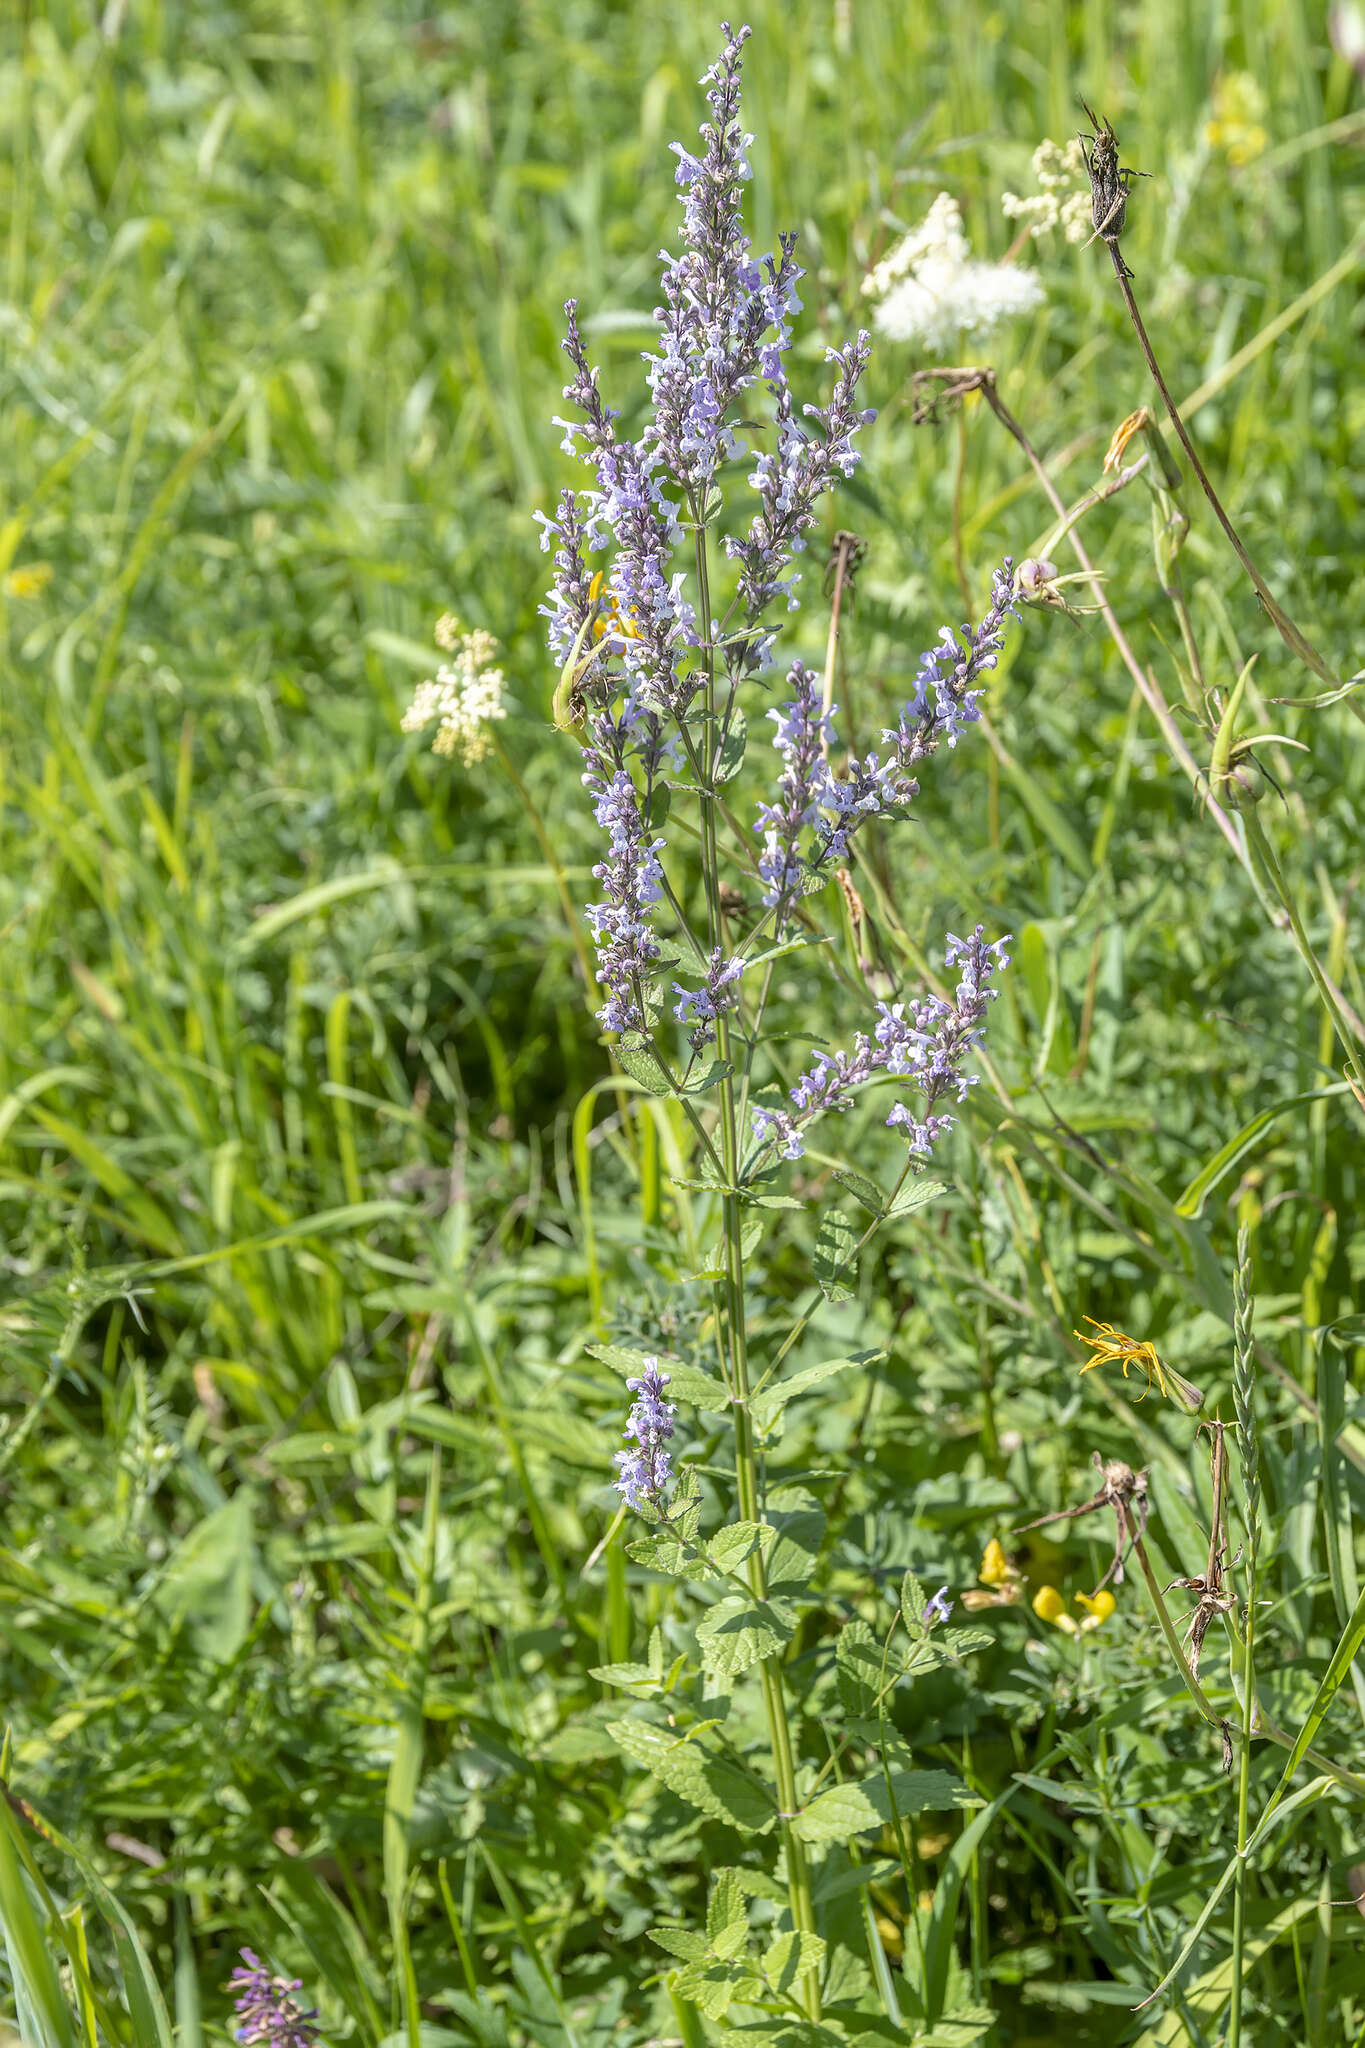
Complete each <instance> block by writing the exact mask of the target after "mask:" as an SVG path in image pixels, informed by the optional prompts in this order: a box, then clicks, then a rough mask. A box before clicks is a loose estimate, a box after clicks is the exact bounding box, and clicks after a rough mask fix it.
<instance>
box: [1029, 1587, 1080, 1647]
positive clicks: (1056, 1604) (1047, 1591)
mask: <svg viewBox="0 0 1365 2048" xmlns="http://www.w3.org/2000/svg"><path fill="white" fill-rule="evenodd" d="M1033 1611H1034V1613H1035V1614H1036V1615H1037V1617H1038V1619H1039V1621H1050V1622H1051V1623H1052V1625H1053V1627H1054V1628H1059V1629H1061V1630H1062V1631H1063V1633H1064V1634H1066V1635H1069V1636H1074V1635H1075V1633H1076V1624H1075V1622H1074V1621H1073V1620H1072V1619H1071V1616H1070V1615H1069V1614H1068V1613H1067V1611H1066V1602H1065V1600H1063V1598H1062V1596H1061V1594H1060V1593H1059V1592H1058V1591H1057V1588H1056V1587H1055V1586H1040V1587H1039V1588H1038V1591H1037V1592H1036V1593H1035V1594H1034V1596H1033Z"/></svg>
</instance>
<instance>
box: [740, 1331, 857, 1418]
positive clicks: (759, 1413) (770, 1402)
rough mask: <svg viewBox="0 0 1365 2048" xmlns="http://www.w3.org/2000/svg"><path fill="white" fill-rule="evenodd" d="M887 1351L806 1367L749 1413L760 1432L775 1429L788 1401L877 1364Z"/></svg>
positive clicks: (769, 1389) (758, 1397)
mask: <svg viewBox="0 0 1365 2048" xmlns="http://www.w3.org/2000/svg"><path fill="white" fill-rule="evenodd" d="M885 1356H886V1353H885V1352H884V1351H855V1352H852V1353H851V1354H850V1355H849V1356H848V1357H847V1358H827V1359H825V1360H824V1361H823V1363H822V1364H820V1365H807V1366H803V1367H802V1369H801V1371H800V1372H794V1373H793V1374H792V1375H791V1377H790V1379H783V1380H778V1381H777V1382H776V1383H775V1384H774V1385H773V1386H771V1387H767V1388H765V1389H764V1391H763V1392H762V1393H761V1394H757V1395H755V1397H754V1399H753V1400H752V1401H751V1402H750V1404H749V1407H750V1412H751V1413H752V1415H753V1418H754V1422H755V1423H756V1425H757V1427H758V1428H759V1429H760V1430H763V1431H765V1432H766V1431H767V1430H769V1429H771V1428H772V1426H773V1423H774V1422H775V1421H776V1420H777V1418H778V1416H779V1415H780V1414H781V1413H782V1410H783V1409H784V1408H785V1407H786V1405H787V1403H788V1402H789V1401H795V1400H796V1399H797V1398H798V1397H799V1396H800V1395H801V1394H808V1393H809V1392H810V1390H811V1388H812V1387H818V1386H820V1385H822V1384H823V1382H824V1381H825V1380H831V1379H833V1378H834V1376H835V1374H836V1373H841V1372H848V1371H850V1370H851V1369H852V1368H853V1367H854V1366H861V1367H867V1366H872V1365H877V1364H879V1363H880V1362H881V1360H882V1359H884V1358H885Z"/></svg>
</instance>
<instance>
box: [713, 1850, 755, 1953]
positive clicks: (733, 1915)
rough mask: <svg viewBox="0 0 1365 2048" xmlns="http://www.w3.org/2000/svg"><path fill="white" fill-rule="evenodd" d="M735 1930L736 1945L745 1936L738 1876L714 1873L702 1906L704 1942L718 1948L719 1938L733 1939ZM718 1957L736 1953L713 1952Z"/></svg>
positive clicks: (745, 1919)
mask: <svg viewBox="0 0 1365 2048" xmlns="http://www.w3.org/2000/svg"><path fill="white" fill-rule="evenodd" d="M736 1928H738V1930H739V1936H740V1943H741V1945H742V1944H743V1942H744V1939H745V1938H746V1936H747V1935H748V1932H749V1913H748V1908H747V1907H746V1906H745V1903H744V1892H743V1889H742V1888H741V1886H740V1882H739V1877H738V1874H737V1873H736V1872H735V1871H733V1870H718V1871H717V1872H716V1874H715V1877H714V1878H713V1879H712V1881H711V1896H710V1898H709V1899H708V1900H707V1902H706V1933H707V1937H708V1939H709V1940H710V1941H711V1942H712V1943H713V1945H714V1944H718V1943H719V1942H720V1940H721V1938H722V1937H723V1936H733V1934H734V1931H735V1929H736ZM716 1953H717V1954H718V1955H724V1954H727V1953H728V1954H730V1955H734V1954H736V1953H737V1950H735V1949H733V1948H732V1949H729V1950H724V1949H721V1948H719V1947H717V1949H716Z"/></svg>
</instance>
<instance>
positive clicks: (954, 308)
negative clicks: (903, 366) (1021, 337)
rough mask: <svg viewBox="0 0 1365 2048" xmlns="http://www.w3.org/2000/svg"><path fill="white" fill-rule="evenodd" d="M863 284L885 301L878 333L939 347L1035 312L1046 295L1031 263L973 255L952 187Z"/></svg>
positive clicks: (932, 348)
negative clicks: (986, 260) (983, 260)
mask: <svg viewBox="0 0 1365 2048" xmlns="http://www.w3.org/2000/svg"><path fill="white" fill-rule="evenodd" d="M863 291H864V293H865V294H866V296H867V297H868V298H871V299H876V300H878V301H879V304H878V306H877V310H876V312H875V313H874V314H873V316H872V324H873V326H874V327H876V329H877V330H878V332H879V333H881V334H885V335H886V336H887V337H888V338H889V339H890V340H892V341H910V342H916V343H918V344H919V345H920V346H921V347H922V348H924V349H926V350H929V351H930V352H932V353H935V354H941V353H943V352H944V351H945V350H947V349H950V348H952V346H953V345H954V343H955V342H956V341H957V340H958V339H959V338H960V337H961V338H964V339H965V338H971V339H973V340H980V339H982V338H984V337H985V336H986V335H988V334H990V333H991V332H992V331H993V330H994V329H995V328H996V327H998V326H999V325H1000V323H1001V321H1002V320H1007V319H1009V318H1010V317H1011V316H1012V315H1013V314H1016V313H1032V312H1033V311H1034V310H1035V308H1036V307H1038V306H1041V305H1042V303H1043V298H1044V292H1043V288H1042V286H1041V285H1040V284H1039V282H1038V280H1037V278H1036V277H1035V276H1034V274H1033V272H1032V271H1031V270H1019V269H1017V268H1016V267H1015V266H1014V264H1012V263H981V262H978V261H976V260H975V259H974V258H973V256H972V252H971V247H970V245H969V243H968V241H967V237H966V235H965V234H964V233H963V228H962V214H961V211H960V210H959V208H958V204H957V201H956V200H955V199H954V198H953V197H952V196H951V194H949V193H947V192H940V193H939V195H938V198H937V199H936V200H935V201H934V203H933V205H932V206H931V207H930V209H929V212H928V216H927V217H926V219H925V220H924V221H922V222H921V224H920V226H919V227H917V228H913V229H912V230H911V232H910V233H909V234H908V235H906V236H905V237H904V239H903V240H902V241H900V242H898V243H897V244H896V247H895V248H894V249H893V250H892V251H891V253H890V254H889V255H888V256H885V257H883V259H882V261H881V262H880V263H879V264H877V266H876V268H875V269H874V270H872V271H870V272H869V273H868V275H867V277H866V278H865V279H864V280H863Z"/></svg>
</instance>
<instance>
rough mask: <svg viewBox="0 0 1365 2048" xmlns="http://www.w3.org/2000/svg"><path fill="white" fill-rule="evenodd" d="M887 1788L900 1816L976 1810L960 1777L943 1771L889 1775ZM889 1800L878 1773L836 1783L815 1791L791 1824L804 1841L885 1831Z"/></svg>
mask: <svg viewBox="0 0 1365 2048" xmlns="http://www.w3.org/2000/svg"><path fill="white" fill-rule="evenodd" d="M891 1786H892V1790H893V1791H894V1793H895V1797H896V1807H897V1810H898V1811H899V1812H900V1813H901V1814H903V1815H904V1814H916V1813H946V1812H948V1811H949V1810H950V1809H951V1808H953V1807H958V1806H979V1805H980V1804H981V1801H980V1800H979V1799H978V1798H977V1797H976V1795H975V1794H974V1793H972V1792H970V1791H969V1790H968V1789H967V1787H966V1786H965V1785H964V1784H963V1782H962V1780H961V1779H960V1778H954V1777H952V1776H951V1775H950V1774H949V1773H948V1772H947V1771H893V1772H892V1774H891ZM890 1819H891V1799H890V1796H889V1794H888V1792H887V1785H886V1779H885V1777H884V1776H883V1774H882V1773H881V1772H880V1771H877V1772H875V1773H874V1774H873V1775H872V1776H871V1777H868V1778H864V1779H863V1780H862V1781H861V1783H859V1784H856V1785H835V1786H833V1787H831V1789H830V1790H829V1791H828V1792H820V1793H818V1794H817V1795H816V1797H815V1798H814V1799H812V1800H811V1802H810V1805H809V1806H807V1807H805V1808H804V1809H803V1811H802V1812H801V1813H800V1814H799V1815H798V1817H797V1819H796V1822H795V1831H796V1833H797V1834H798V1835H799V1836H800V1837H801V1840H802V1841H803V1842H847V1841H851V1840H852V1838H853V1837H854V1835H860V1834H863V1833H865V1832H866V1830H867V1829H868V1828H881V1827H885V1826H886V1824H887V1822H888V1821H889V1820H890Z"/></svg>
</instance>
